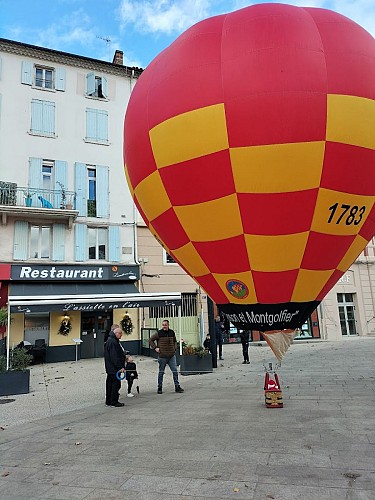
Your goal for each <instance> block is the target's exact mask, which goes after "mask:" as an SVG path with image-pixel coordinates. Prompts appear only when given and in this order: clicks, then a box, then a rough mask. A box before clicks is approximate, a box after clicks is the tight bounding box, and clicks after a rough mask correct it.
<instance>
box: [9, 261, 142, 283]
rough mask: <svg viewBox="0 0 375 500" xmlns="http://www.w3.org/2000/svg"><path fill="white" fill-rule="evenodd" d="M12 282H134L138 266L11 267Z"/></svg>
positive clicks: (136, 277)
mask: <svg viewBox="0 0 375 500" xmlns="http://www.w3.org/2000/svg"><path fill="white" fill-rule="evenodd" d="M10 279H11V280H14V281H38V282H40V281H92V280H95V281H135V280H138V279H139V266H81V265H78V266H74V265H73V266H69V265H62V266H56V265H52V266H48V265H39V264H38V265H35V266H33V265H25V266H19V265H12V269H11V276H10Z"/></svg>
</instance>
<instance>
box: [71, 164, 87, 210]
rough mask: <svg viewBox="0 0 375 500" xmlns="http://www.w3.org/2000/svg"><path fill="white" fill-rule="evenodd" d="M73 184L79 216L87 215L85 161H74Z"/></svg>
mask: <svg viewBox="0 0 375 500" xmlns="http://www.w3.org/2000/svg"><path fill="white" fill-rule="evenodd" d="M74 181H75V182H74V184H75V191H76V193H77V197H76V210H78V211H79V215H80V216H81V217H86V216H87V167H86V164H85V163H78V162H76V163H75V167H74Z"/></svg>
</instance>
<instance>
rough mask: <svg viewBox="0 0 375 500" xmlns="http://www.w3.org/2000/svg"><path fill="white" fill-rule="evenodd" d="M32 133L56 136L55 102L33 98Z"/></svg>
mask: <svg viewBox="0 0 375 500" xmlns="http://www.w3.org/2000/svg"><path fill="white" fill-rule="evenodd" d="M30 133H31V134H36V135H43V136H46V137H55V103H54V102H49V101H41V100H39V99H32V101H31V126H30Z"/></svg>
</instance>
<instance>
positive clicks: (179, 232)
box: [152, 208, 190, 250]
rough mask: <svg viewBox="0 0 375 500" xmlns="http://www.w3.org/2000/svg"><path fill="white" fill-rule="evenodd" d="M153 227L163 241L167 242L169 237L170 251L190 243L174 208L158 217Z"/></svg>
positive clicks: (153, 222)
mask: <svg viewBox="0 0 375 500" xmlns="http://www.w3.org/2000/svg"><path fill="white" fill-rule="evenodd" d="M152 226H153V227H154V229H155V231H156V232H157V233H158V236H159V237H160V239H161V240H162V241H165V240H166V237H167V239H168V248H169V249H170V250H174V249H176V248H180V247H182V246H183V245H186V243H189V241H190V240H189V238H188V237H187V234H186V233H185V231H184V229H183V228H182V226H181V224H180V221H179V220H178V218H177V216H176V214H175V212H174V210H173V208H170V209H169V210H167V211H166V212H164V213H163V214H162V215H159V217H156V219H154V220H153V221H152Z"/></svg>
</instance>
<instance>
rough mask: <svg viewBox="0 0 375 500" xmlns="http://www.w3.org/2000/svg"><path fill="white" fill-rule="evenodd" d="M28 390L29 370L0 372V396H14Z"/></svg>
mask: <svg viewBox="0 0 375 500" xmlns="http://www.w3.org/2000/svg"><path fill="white" fill-rule="evenodd" d="M29 392H30V370H25V371H12V370H9V371H7V372H1V373H0V396H14V395H15V394H28V393H29Z"/></svg>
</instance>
